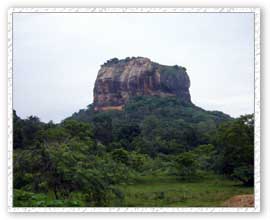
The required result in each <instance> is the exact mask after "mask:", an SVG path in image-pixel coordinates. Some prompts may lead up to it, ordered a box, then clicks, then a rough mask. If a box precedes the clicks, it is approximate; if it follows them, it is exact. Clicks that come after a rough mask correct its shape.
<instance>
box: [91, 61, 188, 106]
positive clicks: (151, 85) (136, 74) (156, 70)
mask: <svg viewBox="0 0 270 220" xmlns="http://www.w3.org/2000/svg"><path fill="white" fill-rule="evenodd" d="M189 87H190V81H189V77H188V75H187V73H186V69H185V68H184V67H180V66H177V65H175V66H165V65H160V64H158V63H154V62H152V61H151V60H150V59H148V58H143V57H133V58H126V59H123V60H118V59H117V58H114V59H111V60H109V61H107V62H106V63H104V64H103V65H102V66H101V69H100V70H99V72H98V76H97V79H96V82H95V88H94V109H95V110H110V109H114V110H121V109H122V108H123V106H124V105H125V103H126V102H127V101H128V100H129V98H130V97H134V96H142V95H150V96H151V95H152V96H162V97H163V96H176V97H178V98H179V99H180V100H181V101H182V102H183V103H191V99H190V93H189Z"/></svg>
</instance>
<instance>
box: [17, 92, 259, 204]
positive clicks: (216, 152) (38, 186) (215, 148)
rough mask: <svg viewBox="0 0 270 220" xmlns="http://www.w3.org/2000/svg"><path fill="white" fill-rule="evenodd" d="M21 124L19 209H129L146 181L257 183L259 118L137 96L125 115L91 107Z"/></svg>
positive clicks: (167, 99)
mask: <svg viewBox="0 0 270 220" xmlns="http://www.w3.org/2000/svg"><path fill="white" fill-rule="evenodd" d="M13 115H14V116H13V122H14V142H13V146H14V151H13V153H14V155H13V164H14V166H13V169H14V206H18V207H20V206H45V207H46V206H122V205H123V204H124V203H123V201H124V199H125V197H127V195H125V193H124V191H123V190H122V189H123V186H126V185H132V184H135V183H136V182H137V181H139V179H140V178H141V177H143V176H145V177H147V176H159V177H160V176H168V177H169V176H170V177H175V178H176V179H177V181H179V182H181V181H199V180H201V179H203V178H205V177H206V176H207V175H209V174H210V173H217V174H223V175H225V176H226V177H227V178H231V179H237V180H239V181H241V182H242V183H243V184H245V185H253V181H254V178H253V176H254V173H253V167H254V165H253V161H254V158H253V149H254V143H253V142H254V131H253V130H254V117H253V115H246V116H242V117H240V118H237V119H232V118H231V117H229V116H228V115H225V114H223V113H222V112H217V111H212V112H210V111H205V110H203V109H201V108H198V107H196V106H195V105H192V104H190V105H186V104H184V103H181V102H180V101H178V100H177V99H176V98H174V97H168V98H159V97H136V98H134V99H132V100H130V102H129V103H128V104H127V105H126V106H125V108H124V110H123V111H107V112H94V110H93V107H92V105H89V106H88V108H87V109H86V110H80V111H79V112H78V113H75V114H74V115H72V116H71V117H70V118H67V119H65V120H63V121H62V122H61V123H59V124H54V123H53V122H49V123H43V122H41V121H40V120H39V119H38V118H37V117H34V116H30V117H29V118H27V119H24V120H23V119H20V118H19V117H18V116H17V115H16V112H15V111H14V114H13Z"/></svg>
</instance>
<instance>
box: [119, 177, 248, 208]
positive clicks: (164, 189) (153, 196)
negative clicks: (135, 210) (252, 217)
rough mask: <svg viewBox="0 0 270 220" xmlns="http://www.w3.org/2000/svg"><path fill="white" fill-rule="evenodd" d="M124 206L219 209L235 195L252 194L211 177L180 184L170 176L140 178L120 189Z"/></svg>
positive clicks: (230, 181) (223, 179)
mask: <svg viewBox="0 0 270 220" xmlns="http://www.w3.org/2000/svg"><path fill="white" fill-rule="evenodd" d="M122 190H123V191H124V193H125V200H124V204H123V206H126V207H220V206H223V203H224V201H225V200H227V199H229V198H230V197H232V196H235V195H239V194H253V187H244V186H241V185H240V183H239V182H236V181H232V180H228V179H225V178H223V177H221V176H216V175H211V176H208V177H207V178H205V179H203V180H200V181H196V182H183V181H179V180H177V179H176V178H175V177H170V176H144V177H140V178H139V179H137V180H136V183H134V184H131V185H126V186H122Z"/></svg>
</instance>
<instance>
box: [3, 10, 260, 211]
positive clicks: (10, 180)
mask: <svg viewBox="0 0 270 220" xmlns="http://www.w3.org/2000/svg"><path fill="white" fill-rule="evenodd" d="M42 12H43V13H44V12H48V13H52V12H53V13H172V12H175V13H191V12H192V13H254V56H255V63H254V71H255V74H254V76H255V81H254V84H255V86H254V88H255V104H254V108H255V150H254V153H255V161H254V163H255V187H254V194H255V205H254V207H252V208H223V207H218V208H216V207H207V208H202V207H196V208H161V207H155V208H145V207H136V208H122V207H121V208H14V207H13V201H12V198H13V168H12V164H13V159H12V158H13V152H12V149H13V144H12V143H13V118H12V111H13V110H12V106H13V105H12V104H13V103H12V67H13V63H12V61H13V55H12V52H13V48H12V40H13V37H12V34H13V31H12V28H13V27H12V24H13V22H12V18H13V13H42ZM7 44H8V47H7V48H8V211H9V212H260V9H259V8H10V9H9V10H8V42H7Z"/></svg>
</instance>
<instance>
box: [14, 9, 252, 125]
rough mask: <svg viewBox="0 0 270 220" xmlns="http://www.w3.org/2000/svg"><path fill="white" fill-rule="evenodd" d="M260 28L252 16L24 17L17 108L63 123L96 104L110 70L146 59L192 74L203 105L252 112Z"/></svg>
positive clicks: (18, 40) (17, 43)
mask: <svg viewBox="0 0 270 220" xmlns="http://www.w3.org/2000/svg"><path fill="white" fill-rule="evenodd" d="M253 28H254V21H253V14H251V13H222V14H221V13H195V14H194V13H170V14H166V13H162V14H161V13H158V14H150V13H147V14H146V13H145V14H131V13H125V14H108V13H96V14H89V13H74V14H71V13H69V14H68V13H62V14H59V13H58V14H57V13H50V14H48V13H16V14H14V17H13V58H14V59H13V70H14V71H13V96H14V97H13V101H14V103H13V106H14V109H15V110H16V111H17V114H18V115H19V116H20V117H22V118H26V117H28V116H30V115H36V116H38V117H39V118H40V119H41V120H42V121H44V122H47V121H49V120H53V121H54V122H60V121H61V120H63V119H64V118H65V117H68V116H70V115H71V114H72V113H74V112H76V111H78V110H79V109H82V108H85V107H86V106H87V105H88V104H90V103H92V101H93V88H94V82H95V78H96V76H97V72H98V70H99V68H100V65H101V64H102V63H104V62H105V61H106V60H108V59H110V58H113V57H117V58H119V59H122V58H126V57H131V56H143V57H148V58H150V59H151V60H152V61H155V62H158V63H160V64H165V65H175V64H177V65H180V66H184V67H186V68H187V72H188V74H189V77H190V80H191V88H190V92H191V98H192V101H193V103H195V104H196V105H198V106H200V107H202V108H204V109H206V110H219V111H223V112H225V113H228V114H230V115H231V116H233V117H237V116H240V115H241V114H246V113H252V112H253V103H254V86H253V84H254V55H253V51H254V45H253V42H254V36H253Z"/></svg>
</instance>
